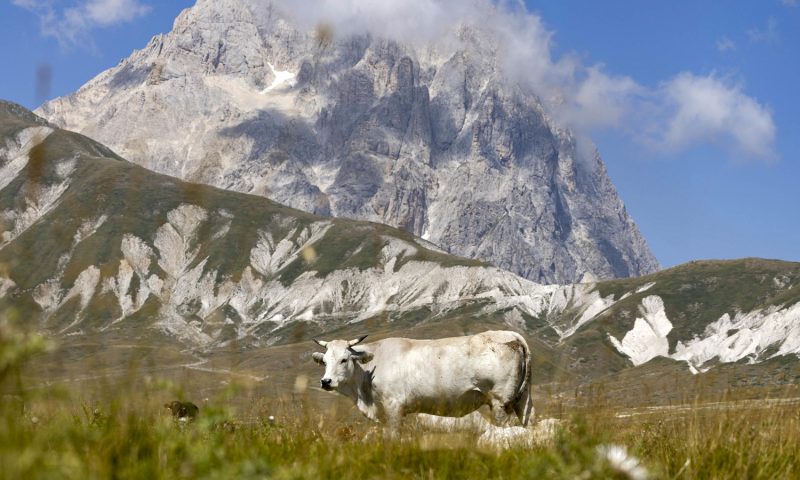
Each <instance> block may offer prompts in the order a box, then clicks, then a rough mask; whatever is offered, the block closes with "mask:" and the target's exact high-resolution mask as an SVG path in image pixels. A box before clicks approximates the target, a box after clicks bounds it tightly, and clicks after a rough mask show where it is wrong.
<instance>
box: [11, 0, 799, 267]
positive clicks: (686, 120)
mask: <svg viewBox="0 0 800 480" xmlns="http://www.w3.org/2000/svg"><path fill="white" fill-rule="evenodd" d="M413 1H417V2H419V1H423V0H413ZM424 1H430V0H424ZM449 1H453V0H449ZM193 3H194V2H193V1H188V0H187V1H183V0H171V1H158V2H156V1H155V0H0V21H1V22H2V26H3V28H2V29H0V42H1V43H0V45H2V47H1V48H2V49H1V50H0V52H2V58H3V63H4V65H5V67H4V69H3V70H4V73H3V75H0V98H4V99H9V100H13V101H16V102H19V103H21V104H23V105H25V106H27V107H30V108H34V107H36V106H37V105H38V104H39V103H41V100H42V99H43V98H44V96H45V95H44V94H45V93H46V97H48V98H52V97H56V96H60V95H64V94H67V93H70V92H72V91H74V90H76V89H77V88H79V87H80V86H81V85H82V84H84V83H85V82H86V81H88V80H89V79H91V78H92V77H94V76H95V75H96V74H98V73H99V72H101V71H102V70H104V69H106V68H109V67H111V66H113V65H115V64H117V63H118V62H119V61H120V60H121V59H122V58H124V57H127V56H128V55H129V54H130V52H131V51H132V50H134V49H136V48H141V47H143V46H144V45H145V44H146V43H147V41H148V40H149V39H150V37H151V36H153V35H154V34H156V33H160V32H166V31H169V29H170V28H171V26H172V21H173V20H174V18H175V16H177V14H178V13H179V12H180V11H181V10H182V9H183V8H186V7H188V6H191V5H192V4H193ZM642 5H644V3H643V2H641V1H638V0H607V1H603V2H598V1H596V0H552V1H528V2H527V7H528V10H529V12H530V13H531V15H530V17H531V19H532V20H533V22H532V23H528V24H522V25H523V26H522V28H528V27H527V26H531V25H532V27H531V28H532V29H534V30H537V29H540V27H541V28H542V29H543V30H541V31H540V30H537V32H538V33H537V35H538V36H537V35H531V36H530V37H528V36H524V37H522V39H521V40H522V41H523V42H524V41H529V42H531V43H532V42H536V41H537V40H538V39H542V38H549V40H550V45H549V53H548V54H547V55H549V56H550V57H551V59H552V65H561V66H563V65H565V64H567V65H573V64H577V65H579V66H580V67H579V68H580V69H581V72H582V73H580V74H578V78H579V80H578V81H576V82H577V83H580V82H582V81H583V80H585V79H586V77H588V76H590V72H595V73H597V76H596V78H595V77H592V78H593V79H595V80H598V81H595V82H589V81H586V82H584V83H581V84H580V85H577V86H576V89H575V91H574V92H575V93H576V98H577V100H576V103H575V105H576V106H577V107H576V110H575V111H571V110H569V109H568V110H569V112H568V113H569V115H568V116H569V118H570V119H572V120H574V121H575V122H576V124H577V125H579V128H580V129H581V130H582V131H584V132H586V134H587V135H588V136H589V137H591V138H592V140H593V141H594V142H595V143H596V144H597V146H598V149H599V151H600V153H601V155H602V157H603V159H604V160H605V162H606V164H607V166H608V169H609V173H610V175H611V178H612V180H613V181H614V183H615V185H616V186H617V188H618V190H619V192H620V195H621V196H622V199H623V200H624V201H625V204H626V206H627V208H628V210H629V211H630V212H631V214H632V215H633V217H634V219H635V220H636V222H637V223H638V225H639V227H640V228H641V230H642V232H643V233H644V235H645V237H646V238H647V240H648V243H649V244H650V246H651V248H652V249H653V252H654V253H655V254H656V256H657V257H658V259H659V261H660V262H661V263H662V265H664V266H672V265H676V264H679V263H682V262H685V261H689V260H694V259H703V258H738V257H745V256H757V257H767V258H780V259H784V260H797V261H800V247H798V245H800V222H798V219H799V217H800V215H798V207H800V154H798V153H797V152H800V94H798V93H797V91H798V85H800V48H798V47H800V1H796V0H762V1H753V0H748V1H744V0H738V1H725V2H722V1H717V2H712V1H710V0H672V1H658V2H655V1H654V2H647V4H646V5H647V7H646V8H644V7H643V6H642ZM539 23H540V24H541V25H539ZM518 31H519V30H518ZM542 32H544V33H545V35H544V36H542ZM45 64H46V65H49V66H50V71H51V77H52V81H51V82H50V83H49V88H44V89H42V88H41V86H40V88H39V90H40V91H39V92H38V93H37V87H36V85H37V81H36V79H37V70H38V71H41V70H40V66H41V65H45ZM40 77H41V75H40ZM40 85H41V82H40ZM581 85H588V86H595V87H597V86H598V85H600V86H602V88H605V89H604V90H600V92H601V95H599V97H598V96H597V95H595V96H590V97H582V96H581V92H583V93H585V92H586V90H581V88H580V87H581ZM43 86H45V87H46V86H47V85H46V84H45V85H43ZM588 91H589V92H591V91H595V90H592V89H589V90H588ZM606 92H608V93H609V94H608V95H607V96H606V95H605V93H606ZM698 92H700V94H701V97H700V98H699V99H700V101H699V102H693V101H692V99H693V98H695V99H697V97H692V95H697V94H698ZM706 93H707V94H706ZM716 94H719V95H720V96H719V102H717V103H713V102H712V103H709V104H706V103H705V102H706V99H707V98H710V97H712V96H713V95H716ZM587 98H588V100H587ZM598 98H600V99H601V100H605V99H608V98H611V99H613V100H614V101H613V102H612V103H607V102H605V101H601V102H600V103H598V101H597V99H598ZM581 99H583V100H581ZM687 99H688V100H687ZM584 100H585V101H584ZM617 100H618V101H617ZM698 103H699V104H700V105H701V107H702V108H701V109H700V111H699V112H698V111H695V110H693V109H694V108H700V107H697V104H698ZM654 111H659V112H662V111H663V112H668V113H663V112H662V113H657V114H654V113H653V112H654ZM709 111H711V112H716V113H719V115H721V116H722V117H724V118H722V119H721V120H720V119H719V118H716V117H709V116H708V115H707V112H709ZM698 114H699V116H697V115H698ZM570 115H571V116H570ZM717 120H719V122H717ZM715 122H716V123H715ZM644 126H646V127H647V128H645V127H644ZM665 132H666V133H665Z"/></svg>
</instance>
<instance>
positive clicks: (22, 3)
mask: <svg viewBox="0 0 800 480" xmlns="http://www.w3.org/2000/svg"><path fill="white" fill-rule="evenodd" d="M11 3H13V4H14V5H16V6H18V7H22V8H25V9H27V10H30V11H31V12H33V13H34V14H36V15H37V16H38V17H39V22H40V25H41V30H42V34H43V35H44V36H47V37H53V38H55V39H56V40H57V41H58V43H59V44H60V45H61V46H62V47H71V46H74V45H76V44H78V43H83V42H89V37H88V34H89V32H90V31H92V30H94V29H96V28H101V27H110V26H113V25H117V24H120V23H126V22H130V21H132V20H135V19H137V18H139V17H142V16H144V15H146V14H147V13H148V12H149V11H150V7H149V6H148V5H144V4H142V3H140V2H139V0H82V1H78V2H72V3H71V4H69V5H68V6H64V5H62V3H63V2H56V1H54V0H11Z"/></svg>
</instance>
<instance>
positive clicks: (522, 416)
mask: <svg viewBox="0 0 800 480" xmlns="http://www.w3.org/2000/svg"><path fill="white" fill-rule="evenodd" d="M365 338H366V335H365V336H363V337H361V338H359V339H356V340H350V341H347V340H331V341H329V342H324V341H319V340H314V341H315V342H317V344H319V345H320V346H322V347H325V348H326V351H325V353H321V352H315V353H314V354H313V355H312V357H313V359H314V361H315V362H317V363H319V364H321V365H325V374H324V375H323V376H322V379H321V380H320V386H322V388H323V389H325V390H336V391H338V392H339V393H341V394H343V395H345V396H347V397H349V398H351V399H352V400H353V401H354V402H355V404H356V407H358V409H359V410H360V411H361V413H363V414H364V415H366V416H367V417H368V418H370V419H372V420H375V421H380V422H384V423H387V424H388V425H389V426H390V427H397V426H398V425H399V423H400V421H401V419H402V417H403V416H404V415H406V414H409V413H428V414H433V415H441V416H448V417H456V416H458V417H460V416H463V415H466V414H468V413H470V412H473V411H475V410H477V409H478V408H480V407H481V406H482V405H489V406H490V407H491V409H492V413H493V415H494V418H495V421H496V422H497V423H498V424H505V423H506V421H507V417H508V415H509V414H510V413H511V412H512V411H513V412H515V413H516V414H517V417H518V418H519V420H520V422H522V424H523V425H527V424H528V421H529V420H530V417H531V413H532V410H533V402H532V399H531V393H530V383H529V381H528V378H529V377H530V350H529V349H528V344H527V342H525V339H524V338H522V336H521V335H519V334H517V333H515V332H509V331H488V332H483V333H479V334H477V335H471V336H465V337H451V338H442V339H438V340H412V339H408V338H387V339H384V340H379V341H377V342H374V343H367V344H364V345H360V346H359V347H358V348H355V346H356V345H358V344H360V343H361V342H362V341H363V340H364V339H365Z"/></svg>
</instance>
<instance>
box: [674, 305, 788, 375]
mask: <svg viewBox="0 0 800 480" xmlns="http://www.w3.org/2000/svg"><path fill="white" fill-rule="evenodd" d="M789 354H796V355H797V354H800V303H798V304H795V305H793V306H790V307H785V306H773V307H770V308H767V309H763V310H755V311H752V312H747V313H743V312H739V313H737V314H736V315H734V316H733V318H731V316H730V315H728V314H727V313H726V314H725V315H723V316H721V317H720V318H719V319H718V320H717V321H715V322H714V323H711V324H709V325H708V326H707V327H706V329H705V332H703V335H702V336H700V337H696V338H694V339H692V340H690V341H688V342H685V343H684V342H678V344H677V346H676V347H675V353H674V355H672V357H673V358H675V359H676V360H685V361H686V362H688V363H689V364H690V365H692V366H693V367H694V368H696V369H697V370H700V371H706V370H708V368H709V367H708V366H704V365H706V364H707V363H708V362H710V361H712V360H715V359H716V360H718V361H720V362H723V363H729V362H738V361H740V360H742V359H745V358H747V359H749V361H750V363H754V362H756V361H760V360H766V359H768V358H773V357H777V356H782V355H789Z"/></svg>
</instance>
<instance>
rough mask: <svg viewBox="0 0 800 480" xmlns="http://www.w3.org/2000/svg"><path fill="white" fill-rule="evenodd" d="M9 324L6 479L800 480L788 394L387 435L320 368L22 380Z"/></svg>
mask: <svg viewBox="0 0 800 480" xmlns="http://www.w3.org/2000/svg"><path fill="white" fill-rule="evenodd" d="M0 330H2V335H0V353H1V355H0V362H2V363H0V387H2V391H3V396H2V415H1V418H0V466H1V468H0V477H2V478H9V479H22V478H24V479H37V478H48V479H50V478H54V479H60V478H64V479H72V478H74V479H93V478H149V479H157V478H220V479H228V478H298V479H303V478H508V479H515V478H554V479H558V478H565V479H566V478H569V479H575V478H586V479H588V478H632V479H641V478H664V479H672V478H689V479H694V478H752V479H758V478H763V479H774V478H800V455H798V453H797V452H800V408H798V404H797V403H795V402H793V401H792V400H791V399H773V400H764V401H753V400H750V401H738V402H737V401H732V400H731V401H722V402H716V403H710V402H706V403H702V404H701V403H696V404H691V403H689V404H685V405H680V406H679V405H673V406H662V407H657V408H646V407H638V408H627V409H621V408H619V407H617V408H615V407H613V406H611V405H604V404H603V402H602V401H601V400H598V401H597V402H591V401H590V402H586V404H585V405H584V406H565V405H563V404H552V403H548V402H547V398H543V397H544V394H543V393H539V394H538V397H537V420H540V419H542V418H551V417H555V418H559V419H560V420H561V423H560V427H559V428H557V429H556V431H555V432H554V433H553V435H551V436H549V437H547V438H540V439H539V440H538V441H536V442H535V443H533V444H525V445H517V446H511V447H508V448H497V447H491V446H487V445H484V444H481V443H480V441H479V435H480V433H479V432H474V431H462V432H449V433H448V432H445V433H442V432H436V431H432V430H426V429H423V428H420V427H419V426H418V425H415V424H414V421H413V420H410V421H408V422H407V424H406V426H405V430H404V431H402V432H400V434H399V435H398V436H396V437H393V438H387V437H385V436H384V435H383V433H382V431H381V430H380V429H379V428H378V427H376V426H375V425H372V424H370V423H368V422H367V421H365V420H364V419H363V418H361V416H360V415H359V414H358V413H357V412H356V411H355V408H354V407H353V406H352V405H350V404H349V403H348V402H347V401H344V400H342V399H341V398H339V397H337V396H336V395H333V394H329V393H323V392H321V391H318V389H315V388H310V387H309V386H308V385H309V384H313V383H314V379H315V378H316V377H313V378H311V379H310V380H308V381H305V380H304V379H305V378H306V377H299V378H298V380H297V381H296V382H295V384H294V385H291V386H287V385H279V386H274V385H273V386H270V385H266V386H265V385H263V384H264V383H265V382H263V381H261V382H258V381H250V382H248V381H246V379H243V378H240V377H235V376H231V375H227V376H226V375H224V374H217V375H216V376H215V374H213V373H211V372H209V373H208V374H207V375H206V376H200V377H197V376H195V377H194V383H193V384H187V383H186V382H185V381H184V380H181V377H173V378H167V376H163V377H162V376H157V375H142V374H139V373H138V372H136V371H133V370H131V371H130V372H128V373H127V374H126V375H124V376H122V377H119V378H117V379H116V380H114V381H110V380H104V379H93V380H91V381H89V382H58V383H55V382H51V383H41V384H36V385H26V383H27V382H30V378H29V377H26V376H25V375H23V374H22V373H21V372H23V368H22V367H23V364H24V363H26V362H33V363H35V362H36V361H37V358H38V355H40V354H39V353H37V352H40V351H41V350H43V349H46V348H47V343H46V342H45V341H44V340H43V339H42V338H41V337H38V336H36V335H24V334H20V333H18V332H14V331H12V330H11V329H10V328H9V327H8V325H7V324H4V325H3V328H2V329H0ZM209 384H213V385H215V387H214V388H211V389H208V388H206V389H203V385H209ZM273 387H274V388H273ZM203 395H206V396H203ZM178 398H188V399H191V400H193V401H196V402H197V403H198V404H199V405H200V414H199V416H198V418H197V419H196V420H195V421H193V422H188V423H183V422H180V421H176V420H175V419H174V418H173V417H172V416H171V414H170V412H169V410H168V409H166V408H164V403H165V402H168V401H170V400H173V399H178ZM643 402H644V403H646V399H643Z"/></svg>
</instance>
